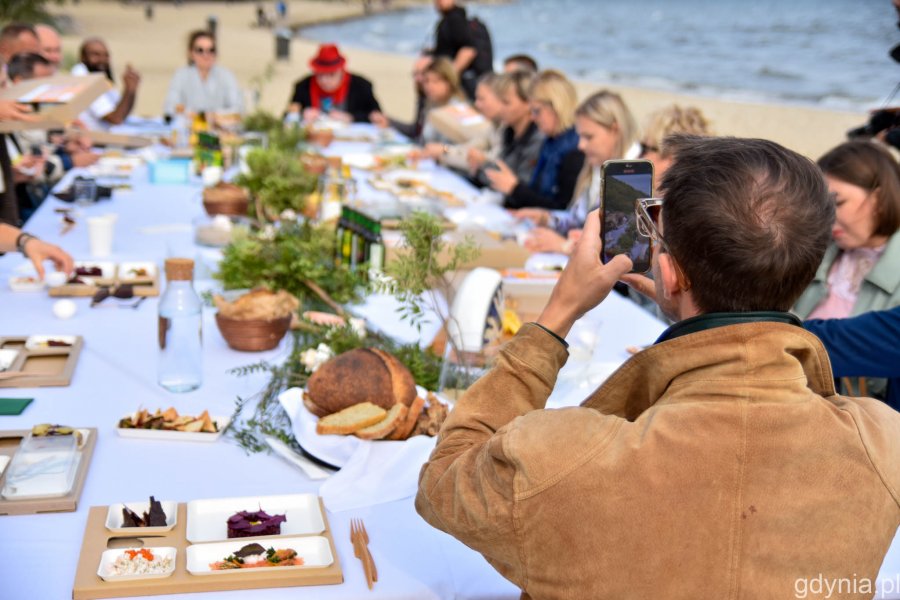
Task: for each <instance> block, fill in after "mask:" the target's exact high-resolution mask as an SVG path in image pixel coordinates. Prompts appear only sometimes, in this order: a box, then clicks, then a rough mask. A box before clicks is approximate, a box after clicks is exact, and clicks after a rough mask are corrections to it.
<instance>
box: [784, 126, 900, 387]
mask: <svg viewBox="0 0 900 600" xmlns="http://www.w3.org/2000/svg"><path fill="white" fill-rule="evenodd" d="M818 164H819V167H820V168H821V169H822V172H823V173H824V174H825V181H826V182H827V183H828V189H829V190H830V191H831V193H832V194H833V195H834V200H835V207H836V216H835V223H834V226H833V228H832V237H833V243H832V244H831V245H830V246H829V247H828V249H827V250H826V251H825V257H824V258H823V260H822V264H821V265H820V266H819V270H818V271H817V272H816V276H815V279H813V281H812V283H811V284H810V285H809V287H808V288H807V289H806V291H805V292H803V295H801V296H800V299H799V300H797V303H796V305H795V306H794V312H795V313H797V315H798V316H800V317H801V318H803V319H807V318H811V319H841V318H846V317H851V316H856V315H859V314H862V313H865V312H868V311H872V310H884V309H888V308H893V307H894V306H898V305H900V166H898V164H897V161H896V160H894V158H893V157H892V156H891V155H890V154H889V153H888V151H887V150H886V149H884V148H882V147H881V146H879V145H877V144H874V143H870V142H846V143H844V144H841V145H840V146H838V147H836V148H834V149H833V150H831V151H829V152H828V153H826V154H825V155H824V156H823V157H822V158H820V159H819V161H818ZM883 390H884V381H883V380H880V381H873V380H870V381H869V385H868V391H869V394H872V395H878V394H880V393H881V392H883Z"/></svg>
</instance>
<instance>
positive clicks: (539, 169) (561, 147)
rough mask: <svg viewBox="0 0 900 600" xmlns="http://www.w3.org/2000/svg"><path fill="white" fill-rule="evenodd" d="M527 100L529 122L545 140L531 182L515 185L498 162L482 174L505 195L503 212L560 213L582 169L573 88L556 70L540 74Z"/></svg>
mask: <svg viewBox="0 0 900 600" xmlns="http://www.w3.org/2000/svg"><path fill="white" fill-rule="evenodd" d="M528 98H529V104H530V105H531V115H532V118H533V119H534V123H535V125H537V128H538V129H539V130H540V131H541V133H543V134H544V135H545V136H547V137H546V138H545V139H544V141H543V143H542V144H541V149H540V153H539V154H538V160H537V165H535V168H534V172H533V174H532V176H531V180H530V181H520V180H519V178H518V177H517V176H516V174H515V173H514V172H513V171H512V170H511V169H510V168H509V166H508V165H507V164H506V163H504V162H503V161H502V160H498V161H497V165H496V166H497V168H496V169H491V168H488V169H485V170H484V174H485V176H486V177H487V178H488V180H489V181H490V182H491V187H492V188H493V189H495V190H496V191H498V192H500V193H502V194H503V195H504V196H505V197H504V199H503V206H505V207H506V208H529V207H535V208H546V209H549V210H563V209H565V208H566V207H567V206H568V205H569V202H571V200H572V197H573V195H574V193H575V186H576V184H577V182H578V175H579V173H580V172H581V168H582V166H583V165H584V153H583V152H581V150H579V149H578V134H577V133H576V132H575V107H576V104H577V103H578V96H577V94H576V92H575V86H573V85H572V82H570V81H569V80H568V79H567V78H566V76H565V75H563V74H562V73H560V72H559V71H554V70H548V71H542V72H541V73H539V74H538V75H537V77H536V78H535V80H534V82H533V83H532V84H531V88H530V89H529V92H528Z"/></svg>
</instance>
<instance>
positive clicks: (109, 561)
mask: <svg viewBox="0 0 900 600" xmlns="http://www.w3.org/2000/svg"><path fill="white" fill-rule="evenodd" d="M125 550H128V548H123V549H121V550H120V549H115V550H106V551H105V552H103V554H101V555H100V566H99V567H98V568H97V576H98V577H99V578H100V579H102V580H103V581H139V580H141V579H162V578H164V577H169V576H171V575H172V573H174V572H175V555H176V554H177V553H178V550H177V549H175V548H171V547H162V548H147V550H150V551H151V552H153V555H154V556H156V557H159V558H170V559H171V561H172V562H171V563H170V566H169V568H168V569H166V570H165V571H164V572H162V573H152V574H150V573H144V574H140V575H114V574H113V570H112V566H113V563H115V562H116V558H118V557H119V556H121V555H123V554H124V553H125ZM131 550H140V548H131Z"/></svg>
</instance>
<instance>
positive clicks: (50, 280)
mask: <svg viewBox="0 0 900 600" xmlns="http://www.w3.org/2000/svg"><path fill="white" fill-rule="evenodd" d="M68 280H69V278H68V277H66V274H65V273H63V272H62V271H52V272H50V273H47V275H46V276H44V282H45V283H46V284H47V285H48V286H50V287H58V286H61V285H65V283H66V281H68Z"/></svg>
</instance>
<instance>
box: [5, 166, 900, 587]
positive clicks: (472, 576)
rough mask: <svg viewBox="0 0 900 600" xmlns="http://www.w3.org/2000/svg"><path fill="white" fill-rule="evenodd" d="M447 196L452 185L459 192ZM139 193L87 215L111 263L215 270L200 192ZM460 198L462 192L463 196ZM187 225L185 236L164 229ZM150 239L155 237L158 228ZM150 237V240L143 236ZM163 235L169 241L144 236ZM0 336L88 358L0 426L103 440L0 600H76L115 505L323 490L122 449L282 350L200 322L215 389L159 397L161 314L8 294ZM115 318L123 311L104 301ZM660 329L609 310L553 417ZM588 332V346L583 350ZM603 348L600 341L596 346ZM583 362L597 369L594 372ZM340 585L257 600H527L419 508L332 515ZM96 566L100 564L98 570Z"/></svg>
mask: <svg viewBox="0 0 900 600" xmlns="http://www.w3.org/2000/svg"><path fill="white" fill-rule="evenodd" d="M448 180H449V179H448ZM134 184H135V187H134V190H133V191H130V192H119V191H117V192H116V193H115V195H114V197H113V199H112V200H111V201H109V202H103V203H100V204H97V205H96V206H92V207H90V208H88V209H84V210H83V211H82V212H83V213H84V215H85V216H86V215H91V214H101V213H105V212H116V213H118V215H119V220H118V223H117V225H116V234H115V243H114V254H115V255H114V257H113V258H114V259H116V260H123V259H143V260H147V259H150V260H154V261H156V262H157V263H158V264H160V265H161V264H162V261H163V259H164V258H165V257H166V256H175V255H187V256H192V257H195V258H199V259H201V260H203V261H204V262H205V263H207V264H212V263H213V262H214V259H215V255H216V252H215V251H208V250H204V249H201V248H199V247H196V246H194V245H193V242H192V234H191V233H190V232H189V231H188V230H187V229H186V228H185V227H184V225H185V224H188V223H190V221H191V219H193V218H194V217H197V216H199V215H201V213H202V206H201V203H200V196H199V192H200V190H199V187H198V186H190V185H185V186H152V185H149V184H148V183H147V182H146V178H145V175H144V174H142V173H137V174H136V175H135V178H134ZM456 185H461V184H456ZM57 206H71V205H67V204H64V203H61V202H59V201H56V200H53V199H51V200H48V201H47V202H46V203H45V205H44V206H42V207H41V209H40V210H39V211H38V213H37V214H36V215H35V216H34V217H33V218H32V220H31V221H30V222H29V224H28V227H27V229H28V230H29V231H30V232H32V233H34V234H36V235H38V236H40V237H43V238H45V239H48V240H50V241H53V242H57V243H59V244H61V245H62V246H64V247H65V248H67V249H68V250H69V251H70V252H71V253H72V254H73V255H74V256H75V257H76V258H87V257H88V242H87V227H86V225H85V222H84V219H83V218H79V224H78V225H77V226H76V228H75V229H74V230H73V231H71V232H70V233H68V234H67V235H65V236H64V237H62V238H60V237H59V224H58V216H57V215H55V214H54V213H53V209H54V208H56V207H57ZM172 224H176V225H179V224H180V227H175V228H171V227H166V226H167V225H172ZM154 226H156V227H155V228H154ZM148 228H151V229H149V230H148ZM148 231H156V232H159V231H163V233H148ZM22 263H23V259H22V257H21V256H19V255H17V254H9V255H7V256H5V257H3V258H2V259H0V281H3V282H5V280H6V278H7V277H8V276H9V275H11V274H12V273H14V271H15V269H16V268H17V267H18V266H20V265H21V264H22ZM0 302H2V306H3V309H2V313H0V335H18V334H22V335H24V334H42V333H43V334H54V335H57V334H77V335H82V336H84V340H85V346H84V351H83V353H82V356H81V358H80V360H79V363H78V366H77V368H76V370H75V374H74V378H73V380H72V384H71V385H70V386H68V387H62V388H39V389H4V390H0V395H2V396H7V397H33V398H34V399H35V401H34V403H33V404H32V405H31V406H30V407H29V408H28V409H27V410H26V411H25V412H24V413H23V414H22V415H21V416H16V417H0V429H20V428H30V427H31V426H32V425H34V424H36V423H41V422H53V423H64V424H70V425H75V426H92V427H97V428H98V431H99V437H98V441H97V446H96V450H95V453H94V457H93V461H92V463H91V465H90V470H89V472H88V476H87V481H86V484H85V488H84V491H83V493H82V496H81V499H80V501H79V508H78V510H77V511H76V512H73V513H56V514H42V515H34V516H15V517H0V565H2V566H0V573H2V575H3V582H2V584H0V599H16V600H18V599H21V598H41V599H45V598H46V599H63V598H69V597H71V589H72V583H73V580H74V576H75V568H76V564H77V560H78V554H79V549H80V546H81V540H82V537H83V534H84V527H85V522H86V518H87V513H88V507H90V506H97V505H109V504H111V503H115V502H122V501H134V500H144V499H146V498H147V497H148V496H150V495H151V494H152V495H154V496H156V498H158V499H164V500H176V501H180V502H186V501H189V500H193V499H199V498H216V497H231V496H246V495H255V494H266V495H269V494H288V493H297V492H316V491H317V489H318V486H319V485H320V484H321V482H314V481H311V480H309V479H308V478H307V477H306V476H305V475H304V474H303V473H302V472H301V471H299V470H298V469H296V468H295V467H294V466H291V465H290V464H288V463H287V462H286V461H284V460H282V459H281V458H278V457H276V456H274V455H268V454H253V455H247V454H245V453H244V451H243V450H242V449H241V448H240V447H239V446H237V445H236V444H235V443H234V442H232V441H226V440H222V441H219V442H217V443H212V444H208V443H185V442H151V441H140V440H131V439H124V438H121V437H119V436H118V435H117V434H116V432H115V426H116V423H117V421H118V419H119V418H120V417H121V416H123V415H125V414H127V413H130V412H131V411H133V410H135V409H136V408H137V407H139V406H143V407H146V408H149V409H155V408H157V407H162V408H165V407H168V406H170V405H171V406H175V407H176V408H177V409H178V410H179V411H182V412H186V413H188V414H192V413H193V414H196V413H199V412H200V411H202V410H204V409H208V410H209V411H210V413H211V414H214V415H215V414H219V415H230V414H231V412H232V409H233V406H234V402H235V399H236V398H237V397H238V396H242V397H245V396H248V395H252V394H254V393H255V392H257V391H259V390H260V389H261V388H262V386H263V384H264V382H265V378H264V377H263V376H249V377H242V378H239V377H235V376H232V375H230V374H228V373H227V371H228V369H230V368H232V367H237V366H241V365H246V364H250V363H253V362H256V361H259V360H262V359H264V360H278V358H279V357H283V356H284V354H285V351H286V343H287V342H283V343H282V346H281V347H279V348H278V349H276V350H273V351H270V352H265V353H256V354H247V353H240V352H235V351H232V350H230V349H229V348H228V347H227V346H226V344H225V342H224V340H223V339H222V337H221V336H220V334H219V332H218V330H217V328H216V326H215V323H214V320H213V314H212V311H210V310H206V311H205V312H204V348H203V352H204V382H203V385H202V387H201V388H200V389H198V390H196V391H194V392H191V393H188V394H181V395H175V394H170V393H168V392H166V391H164V390H163V389H162V388H160V387H158V386H157V384H156V310H157V299H155V298H153V299H150V300H148V301H146V302H144V303H143V304H142V305H141V306H140V307H139V308H138V309H136V310H130V309H120V308H113V306H112V304H111V305H110V306H108V307H107V306H102V307H98V308H95V309H90V308H88V304H89V299H75V302H76V304H77V305H78V314H77V315H76V316H75V317H74V318H72V319H70V320H67V321H61V320H58V319H56V318H55V317H53V316H52V314H51V306H52V303H53V299H51V298H49V297H47V295H46V293H29V294H24V293H12V292H10V291H9V290H8V289H7V288H6V287H5V285H4V286H3V289H2V291H0ZM107 302H112V301H107ZM367 309H368V310H369V313H370V314H371V312H372V311H373V310H374V311H375V313H376V314H377V315H380V316H376V318H378V319H379V321H381V322H384V323H390V322H391V320H392V319H393V320H396V315H395V314H394V313H393V312H392V311H391V310H387V309H385V308H380V307H379V308H374V309H373V308H372V307H371V306H369V307H367ZM662 329H663V326H662V324H660V323H659V322H657V321H656V320H655V319H653V318H652V317H651V316H650V315H649V314H647V313H646V312H644V311H642V310H641V309H639V308H637V307H636V306H634V305H633V304H631V303H630V302H628V301H626V300H625V299H623V298H620V297H617V296H611V297H610V298H609V299H608V300H607V301H606V302H604V303H603V304H602V305H601V306H600V307H598V308H597V309H596V310H595V311H593V312H592V313H590V314H589V315H587V316H586V317H585V319H583V321H582V322H581V323H580V324H579V325H578V326H577V327H576V328H575V330H573V334H572V336H570V342H573V344H575V346H576V350H575V354H577V353H579V352H580V353H581V354H582V355H584V356H585V358H584V359H581V360H579V359H578V358H577V357H576V358H575V359H573V360H571V361H570V363H569V364H568V365H567V366H566V368H565V369H564V370H563V372H562V373H561V374H560V382H559V385H558V386H557V389H556V390H555V391H554V394H553V397H552V398H551V403H552V404H553V405H564V404H575V403H577V402H578V401H579V400H581V399H582V398H583V397H584V396H586V395H587V393H589V392H590V390H591V389H592V387H593V383H595V382H599V381H602V379H603V378H604V377H605V375H606V374H608V372H609V370H610V369H611V368H613V367H614V366H615V365H616V364H618V363H620V362H621V361H623V360H625V359H626V358H627V353H626V352H625V347H626V346H630V345H643V344H648V343H651V342H652V341H653V340H654V339H655V337H656V336H657V335H658V334H659V332H660V331H661V330H662ZM586 332H587V334H586ZM592 336H593V337H592ZM587 356H592V357H593V358H592V359H591V360H587V358H586V357H587ZM350 517H361V518H363V519H364V520H365V523H366V526H367V529H368V531H369V535H370V538H371V551H372V554H373V556H374V558H375V561H376V563H377V565H378V569H379V582H378V583H377V584H376V585H375V589H374V590H373V591H372V592H369V591H368V590H366V587H365V581H364V578H363V572H362V568H361V566H360V564H359V562H358V561H357V560H356V559H355V558H354V556H353V551H352V546H351V545H350V543H349V519H350ZM328 518H329V521H330V523H331V527H332V530H333V532H334V535H335V542H336V545H337V552H338V558H339V560H340V562H341V565H342V568H343V572H344V578H345V581H344V583H343V584H341V585H334V586H320V587H313V588H293V589H291V588H284V589H268V590H255V591H254V592H253V594H252V597H253V598H266V599H269V598H271V599H280V598H284V599H288V598H291V599H295V598H324V599H330V598H335V599H351V598H360V597H367V598H373V599H377V598H393V599H410V600H413V599H415V600H422V599H430V598H435V599H438V598H440V599H451V598H454V599H455V598H465V599H480V598H483V599H498V598H517V597H518V594H519V591H518V590H517V589H516V588H515V587H514V586H513V585H511V584H510V583H509V582H507V581H506V580H504V579H503V578H502V577H500V576H499V575H498V574H497V573H496V572H495V571H494V569H493V568H491V567H490V566H489V565H488V564H487V563H486V562H485V561H484V559H483V558H482V557H481V556H480V555H479V554H477V553H475V552H473V551H472V550H470V549H468V548H467V547H465V546H463V545H462V544H460V543H459V542H457V541H456V540H454V539H453V538H451V537H449V536H447V535H445V534H443V533H441V532H439V531H437V530H435V529H433V528H431V527H430V526H429V525H427V524H426V523H425V522H424V521H422V520H421V519H420V518H419V517H418V515H417V514H416V513H415V510H414V508H413V501H412V498H408V499H405V500H401V501H395V502H390V503H387V504H380V505H377V506H373V507H369V508H365V509H359V510H354V511H348V512H341V513H329V514H328ZM889 559H890V562H889V563H886V564H889V565H890V568H889V569H888V568H886V570H885V573H898V572H900V550H898V551H897V552H896V553H892V554H890V555H889ZM98 561H99V557H98ZM165 597H166V598H174V597H182V598H211V599H212V598H215V599H235V600H236V599H238V598H241V599H244V598H248V597H250V596H249V595H248V593H247V592H240V591H238V592H218V593H209V594H203V595H200V594H188V595H182V596H165Z"/></svg>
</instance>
